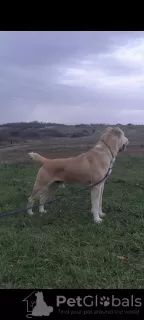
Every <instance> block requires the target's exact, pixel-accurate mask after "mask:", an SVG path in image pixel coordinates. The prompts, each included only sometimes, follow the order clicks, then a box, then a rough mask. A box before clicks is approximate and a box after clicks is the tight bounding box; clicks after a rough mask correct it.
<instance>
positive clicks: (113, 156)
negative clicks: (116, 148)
mask: <svg viewBox="0 0 144 320" xmlns="http://www.w3.org/2000/svg"><path fill="white" fill-rule="evenodd" d="M100 141H102V142H103V143H104V144H105V145H106V147H107V148H108V149H109V151H110V153H111V156H112V158H113V159H114V158H115V155H114V154H113V152H112V150H111V148H110V146H109V145H108V144H107V143H106V142H105V141H104V140H103V139H101V140H100Z"/></svg>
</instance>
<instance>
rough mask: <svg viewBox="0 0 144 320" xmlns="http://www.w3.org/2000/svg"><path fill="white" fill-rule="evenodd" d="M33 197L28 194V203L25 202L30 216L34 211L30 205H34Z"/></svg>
mask: <svg viewBox="0 0 144 320" xmlns="http://www.w3.org/2000/svg"><path fill="white" fill-rule="evenodd" d="M34 202H35V201H34V199H33V197H32V196H30V197H29V198H28V204H27V213H28V214H29V215H30V216H32V215H33V214H34V212H33V211H32V207H33V205H34Z"/></svg>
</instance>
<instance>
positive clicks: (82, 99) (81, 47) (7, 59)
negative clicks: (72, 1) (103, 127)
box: [0, 31, 144, 124]
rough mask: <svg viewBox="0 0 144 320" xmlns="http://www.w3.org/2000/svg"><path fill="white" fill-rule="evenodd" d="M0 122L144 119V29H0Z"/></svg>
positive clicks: (88, 121) (85, 121)
mask: <svg viewBox="0 0 144 320" xmlns="http://www.w3.org/2000/svg"><path fill="white" fill-rule="evenodd" d="M0 44H1V46H0V108H1V110H0V111H1V113H0V115H1V116H0V123H5V122H17V121H33V120H38V121H45V122H58V123H66V124H75V123H76V124H78V123H111V124H112V123H113V124H115V123H123V124H126V123H130V122H131V123H137V124H139V123H144V32H136V31H134V32H132V31H131V32H126V31H124V32H117V31H114V32H108V31H106V32H102V31H101V32H97V31H93V32H92V31H87V32H86V31H76V32H72V31H63V32H60V31H58V32H54V31H53V32H51V31H45V32H41V31H39V32H36V31H35V32H2V31H1V32H0Z"/></svg>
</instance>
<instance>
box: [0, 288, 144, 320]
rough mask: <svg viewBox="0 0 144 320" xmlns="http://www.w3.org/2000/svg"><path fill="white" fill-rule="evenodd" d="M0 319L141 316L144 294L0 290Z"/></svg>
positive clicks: (100, 291) (136, 291)
mask: <svg viewBox="0 0 144 320" xmlns="http://www.w3.org/2000/svg"><path fill="white" fill-rule="evenodd" d="M0 311H1V318H2V319H6V318H7V317H12V316H14V317H15V319H16V318H19V319H35V318H39V319H41V318H43V319H46V318H48V319H52V318H54V317H55V316H56V318H57V319H59V318H66V317H70V316H71V317H77V318H78V317H79V318H80V317H82V316H83V317H87V316H89V317H92V318H93V317H97V318H99V317H103V316H108V315H111V316H112V315H114V316H116V315H118V316H125V315H131V316H132V315H133V316H135V317H136V316H140V315H144V290H87V289H86V290H64V289H63V290H52V289H49V290H46V289H45V290H43V289H42V290H41V289H31V290H4V289H1V290H0Z"/></svg>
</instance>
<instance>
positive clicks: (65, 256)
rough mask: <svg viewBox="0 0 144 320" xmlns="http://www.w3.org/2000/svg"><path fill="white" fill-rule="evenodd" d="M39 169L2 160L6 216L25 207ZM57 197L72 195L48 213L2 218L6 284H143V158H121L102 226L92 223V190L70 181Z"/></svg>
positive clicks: (2, 279)
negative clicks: (74, 184) (85, 189)
mask: <svg viewBox="0 0 144 320" xmlns="http://www.w3.org/2000/svg"><path fill="white" fill-rule="evenodd" d="M37 168H38V167H37V166H35V165H34V164H27V163H25V164H15V165H14V164H11V165H1V169H0V213H1V214H2V213H7V212H9V211H12V210H15V209H20V208H23V207H25V206H26V204H27V198H28V196H29V195H30V192H31V189H32V186H33V182H34V180H35V175H36V173H37ZM57 195H65V196H66V198H64V199H63V200H62V201H61V202H58V203H56V204H50V205H49V207H48V213H47V214H46V215H45V216H44V217H40V216H39V214H38V213H36V214H35V216H33V217H29V216H28V215H27V214H26V213H20V214H16V215H13V216H8V217H0V287H1V288H34V287H35V288H144V254H143V253H144V214H143V213H144V159H143V157H142V156H139V157H134V156H124V157H119V158H117V161H116V163H115V166H114V169H113V172H112V174H111V176H110V178H109V180H108V182H107V183H106V187H105V191H104V198H103V211H104V212H106V213H107V215H106V217H105V219H104V221H103V223H102V224H101V225H95V224H94V223H93V219H92V215H91V211H90V209H91V207H90V190H87V191H83V192H82V193H81V192H79V193H78V192H77V189H76V187H74V186H67V187H66V188H65V189H59V191H58V192H57ZM36 211H37V210H36ZM123 257H125V258H123Z"/></svg>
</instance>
